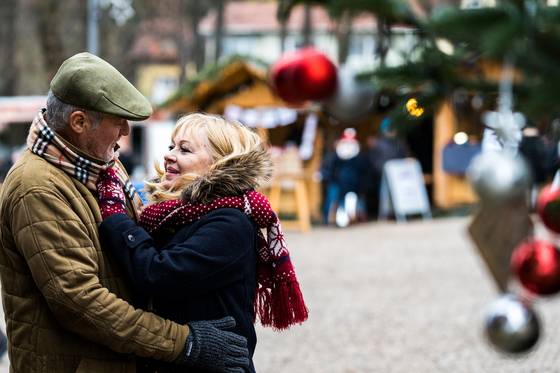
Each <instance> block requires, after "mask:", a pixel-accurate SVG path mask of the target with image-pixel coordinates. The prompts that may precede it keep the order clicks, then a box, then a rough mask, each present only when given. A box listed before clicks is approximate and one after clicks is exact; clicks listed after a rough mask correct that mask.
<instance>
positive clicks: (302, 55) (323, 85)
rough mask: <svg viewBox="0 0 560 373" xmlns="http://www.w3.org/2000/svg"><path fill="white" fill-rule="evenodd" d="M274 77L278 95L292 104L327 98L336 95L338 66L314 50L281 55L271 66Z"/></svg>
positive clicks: (273, 80) (308, 49) (305, 49)
mask: <svg viewBox="0 0 560 373" xmlns="http://www.w3.org/2000/svg"><path fill="white" fill-rule="evenodd" d="M271 77H272V84H273V86H274V89H275V90H276V92H277V93H278V96H280V98H282V99H283V100H284V101H287V102H290V103H301V102H304V101H308V100H311V101H320V100H324V99H327V98H329V97H330V96H332V95H333V94H334V93H335V91H336V87H337V81H338V78H337V69H336V66H335V65H334V64H333V63H332V62H331V61H330V60H329V59H328V58H327V56H325V55H324V54H323V53H321V52H319V51H317V50H316V49H313V48H304V49H300V50H297V51H295V52H293V53H287V54H285V55H284V56H282V57H281V58H280V59H279V60H278V61H277V62H276V63H275V64H274V65H273V66H272V70H271Z"/></svg>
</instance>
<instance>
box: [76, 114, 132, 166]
mask: <svg viewBox="0 0 560 373" xmlns="http://www.w3.org/2000/svg"><path fill="white" fill-rule="evenodd" d="M129 133H130V127H129V126H128V121H127V120H126V119H123V118H119V117H116V116H112V115H108V114H105V115H103V120H102V121H101V123H100V124H99V126H97V127H96V128H92V126H91V123H90V124H89V126H88V128H87V130H86V132H85V133H84V138H85V141H84V142H83V144H84V147H83V150H85V151H86V152H87V153H88V154H90V155H92V156H94V157H96V158H99V159H101V160H103V161H105V162H109V161H110V160H112V159H113V158H114V157H115V151H116V149H117V148H118V147H117V142H118V141H119V140H120V138H121V136H127V135H128V134H129Z"/></svg>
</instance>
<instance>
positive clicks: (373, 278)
mask: <svg viewBox="0 0 560 373" xmlns="http://www.w3.org/2000/svg"><path fill="white" fill-rule="evenodd" d="M468 222H469V220H468V219H466V218H452V219H438V220H434V221H433V222H428V223H424V222H421V221H420V222H413V223H407V224H406V225H396V224H394V223H383V224H367V225H361V226H355V227H350V228H347V229H344V230H340V229H334V228H318V229H315V230H313V232H311V233H308V234H297V233H288V235H287V239H288V243H289V244H290V247H291V249H292V257H293V260H294V262H295V264H296V269H297V272H298V275H299V277H300V282H301V284H302V286H303V290H304V295H305V296H306V299H307V302H308V305H309V308H310V312H311V313H310V319H309V321H308V322H307V323H305V324H303V325H302V326H298V327H295V328H293V329H292V330H290V331H289V332H286V333H280V334H278V333H275V332H273V331H270V330H264V329H262V328H260V329H259V330H258V336H259V341H258V343H257V351H256V353H255V365H256V367H257V370H258V371H259V372H265V373H269V372H275V373H276V372H278V373H280V372H286V373H288V372H289V373H297V372H302V373H303V372H306V373H311V372H317V373H328V372H333V373H335V372H336V373H351V372H364V373H365V372H379V373H401V372H402V373H424V372H425V373H435V372H445V373H460V372H465V373H484V372H488V373H499V372H504V373H514V372H538V373H543V372H560V295H558V296H557V297H556V298H552V299H550V300H547V301H541V302H539V303H538V304H537V305H536V309H537V312H538V313H539V314H540V316H541V317H542V323H543V325H544V328H543V330H544V336H543V337H542V338H541V341H540V344H539V345H538V347H537V349H535V350H534V351H533V352H532V353H530V354H528V355H524V356H522V357H518V358H507V357H504V356H502V355H500V354H498V353H496V352H495V351H494V350H492V349H491V348H490V347H489V346H488V345H487V344H486V342H485V340H484V339H483V336H482V321H483V313H484V310H485V307H486V306H487V304H488V303H490V302H491V301H492V300H493V299H495V298H496V297H497V294H496V292H495V290H494V287H493V284H492V282H491V281H490V279H489V278H488V277H487V274H486V272H485V268H484V266H483V263H482V262H481V260H480V259H479V257H478V256H477V254H476V252H475V250H474V248H473V247H472V246H471V244H470V241H469V240H468V238H467V236H466V226H467V224H468Z"/></svg>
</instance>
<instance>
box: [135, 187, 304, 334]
mask: <svg viewBox="0 0 560 373" xmlns="http://www.w3.org/2000/svg"><path fill="white" fill-rule="evenodd" d="M224 207H232V208H237V209H239V210H241V211H243V212H245V213H246V214H247V215H248V216H250V217H251V218H253V220H254V221H255V223H256V224H257V226H258V227H259V228H261V229H266V231H267V239H265V238H264V235H263V233H262V232H261V230H260V229H258V230H257V231H258V233H257V234H258V245H259V247H258V263H257V291H256V295H255V301H254V309H255V317H256V316H257V315H258V316H259V319H260V320H261V324H262V325H264V326H272V327H273V328H275V329H277V330H281V329H286V328H288V327H289V326H291V325H293V324H296V323H301V322H303V321H305V320H307V316H308V310H307V307H306V306H305V302H304V300H303V295H302V294H301V290H300V288H299V283H298V281H297V278H296V273H295V271H294V267H293V265H292V262H291V261H290V255H289V253H288V249H287V247H286V242H285V241H284V234H283V233H282V229H281V227H280V222H279V220H278V218H277V216H276V214H275V213H274V212H273V211H272V209H271V208H270V203H269V202H268V199H267V198H266V197H265V196H264V195H262V194H261V193H258V192H256V191H254V190H252V191H249V192H247V193H245V194H244V195H243V196H241V197H223V198H217V199H215V200H214V201H213V202H212V203H209V204H190V203H185V202H183V201H181V200H170V201H164V202H158V203H154V204H152V205H149V206H148V207H146V208H145V209H144V211H143V212H142V215H141V216H140V225H141V226H143V227H144V228H145V229H146V230H147V231H148V232H149V233H150V234H157V233H158V232H160V230H161V229H164V228H177V227H181V226H183V225H185V224H187V223H191V222H193V221H196V220H198V219H200V218H201V217H202V216H204V215H205V214H207V213H208V212H210V211H213V210H216V209H219V208H224Z"/></svg>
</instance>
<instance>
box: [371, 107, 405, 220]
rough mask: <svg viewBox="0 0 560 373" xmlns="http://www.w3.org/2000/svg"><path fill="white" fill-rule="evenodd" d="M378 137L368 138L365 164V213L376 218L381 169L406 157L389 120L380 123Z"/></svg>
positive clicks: (403, 147) (402, 144)
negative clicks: (392, 161) (390, 162)
mask: <svg viewBox="0 0 560 373" xmlns="http://www.w3.org/2000/svg"><path fill="white" fill-rule="evenodd" d="M380 133H381V136H379V137H372V136H370V137H369V138H368V142H367V145H368V150H367V162H368V168H369V170H368V171H369V172H368V181H367V211H368V216H370V217H374V216H377V213H378V209H379V190H380V187H381V178H382V176H383V167H384V166H385V163H386V162H387V161H389V160H391V159H401V158H406V157H407V156H408V150H407V148H406V145H405V144H404V142H403V141H402V140H401V139H400V138H399V137H398V136H397V130H396V129H395V127H394V125H393V124H392V122H391V119H390V118H384V119H383V120H382V121H381V125H380Z"/></svg>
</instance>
